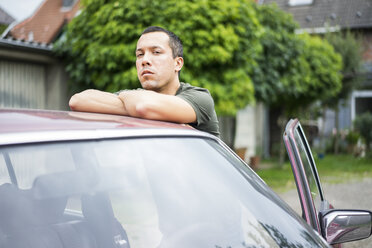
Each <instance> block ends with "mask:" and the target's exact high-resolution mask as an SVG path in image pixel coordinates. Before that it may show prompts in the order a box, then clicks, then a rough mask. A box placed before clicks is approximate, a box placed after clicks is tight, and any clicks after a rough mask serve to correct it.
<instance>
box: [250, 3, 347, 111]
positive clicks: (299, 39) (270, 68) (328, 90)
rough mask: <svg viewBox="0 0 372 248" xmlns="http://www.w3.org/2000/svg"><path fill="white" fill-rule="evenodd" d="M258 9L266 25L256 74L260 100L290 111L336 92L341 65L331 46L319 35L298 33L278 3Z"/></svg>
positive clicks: (294, 24) (256, 86) (255, 81)
mask: <svg viewBox="0 0 372 248" xmlns="http://www.w3.org/2000/svg"><path fill="white" fill-rule="evenodd" d="M256 8H257V9H258V12H259V19H260V22H261V23H262V25H263V26H264V33H263V36H262V38H261V43H262V46H263V53H262V56H260V57H259V58H258V63H259V66H258V67H256V68H255V71H254V74H253V81H254V86H255V91H256V97H257V99H258V100H260V101H263V102H265V103H266V104H268V105H270V106H276V107H277V106H280V107H282V108H285V111H286V113H287V114H290V113H294V112H295V111H298V109H299V107H304V106H306V105H308V104H310V103H312V102H314V101H315V100H318V99H325V98H328V97H330V96H333V95H335V94H336V93H337V92H338V91H339V90H340V87H341V75H340V73H339V71H340V70H341V66H342V64H341V58H340V56H339V55H338V54H336V53H335V52H334V50H333V48H332V46H330V45H329V44H328V43H327V42H326V41H323V40H321V39H319V38H316V37H311V36H309V35H306V34H304V35H296V34H295V29H296V28H298V26H297V24H296V23H295V22H294V20H293V18H292V16H291V15H289V14H287V13H285V12H282V11H281V10H279V9H278V7H277V6H276V5H260V6H257V7H256Z"/></svg>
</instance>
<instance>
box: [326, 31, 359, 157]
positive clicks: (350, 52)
mask: <svg viewBox="0 0 372 248" xmlns="http://www.w3.org/2000/svg"><path fill="white" fill-rule="evenodd" d="M325 39H326V40H327V41H328V42H329V43H330V44H331V45H332V46H333V47H334V49H335V51H336V52H337V53H339V54H340V55H341V57H342V81H341V82H342V84H341V90H340V91H339V92H338V93H337V94H336V95H334V96H333V97H330V98H327V99H324V100H323V106H324V107H325V109H327V108H331V109H333V110H334V111H335V119H336V121H335V128H336V130H337V131H338V130H339V123H338V116H339V102H340V101H341V100H346V99H348V98H349V96H350V94H351V92H352V91H353V90H354V89H355V88H357V87H358V85H359V80H360V77H358V75H359V74H360V72H361V63H362V44H361V41H360V39H359V38H358V37H357V36H356V35H354V34H353V33H351V31H350V30H346V31H345V32H336V33H327V34H326V35H325ZM323 118H324V120H325V110H324V114H323ZM335 138H336V140H335V142H334V153H336V154H337V153H338V147H339V142H338V136H337V135H336V136H335Z"/></svg>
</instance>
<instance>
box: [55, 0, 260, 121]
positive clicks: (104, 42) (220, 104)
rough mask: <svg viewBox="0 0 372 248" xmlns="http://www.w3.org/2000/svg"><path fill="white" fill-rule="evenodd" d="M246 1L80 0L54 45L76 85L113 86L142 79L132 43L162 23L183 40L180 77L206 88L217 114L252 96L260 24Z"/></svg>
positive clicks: (125, 85)
mask: <svg viewBox="0 0 372 248" xmlns="http://www.w3.org/2000/svg"><path fill="white" fill-rule="evenodd" d="M252 4H253V3H251V2H249V1H246V0H232V1H224V0H215V1H210V0H192V1H190V0H142V1H138V0H106V1H103V0H85V1H82V5H83V9H82V12H81V14H80V15H79V16H77V17H76V18H74V19H73V20H72V21H71V22H70V24H69V25H68V28H67V30H66V34H65V36H64V37H63V38H62V39H61V40H60V41H59V42H58V43H57V44H56V51H57V52H58V53H59V54H60V55H61V56H63V57H64V58H65V60H66V63H67V70H68V72H69V73H70V76H71V79H72V81H73V82H74V85H73V87H74V89H75V90H82V89H86V88H97V89H101V90H105V91H111V92H114V91H118V90H120V89H123V88H137V87H140V84H139V82H138V79H137V74H136V68H135V47H136V42H137V39H138V38H139V36H140V34H141V32H142V31H143V29H144V28H146V27H148V26H151V25H158V26H162V27H164V28H166V29H169V30H171V31H173V32H174V33H176V34H177V35H178V36H179V37H180V38H181V40H182V41H183V45H184V60H185V66H184V68H183V69H182V72H181V80H183V81H185V82H188V83H191V84H193V85H195V86H201V87H206V88H208V89H209V90H210V91H211V93H212V96H213V98H214V100H215V104H216V111H217V113H218V114H228V115H234V114H235V113H236V111H237V110H238V109H241V108H243V107H244V106H246V105H247V104H248V103H251V102H253V101H254V88H253V83H252V80H251V78H250V73H251V72H252V71H253V68H254V67H255V66H256V65H257V64H256V62H255V60H256V58H257V57H258V56H259V54H260V51H261V45H260V43H259V36H260V34H261V33H262V27H261V25H260V24H259V21H258V19H257V17H256V12H255V9H254V8H253V7H252Z"/></svg>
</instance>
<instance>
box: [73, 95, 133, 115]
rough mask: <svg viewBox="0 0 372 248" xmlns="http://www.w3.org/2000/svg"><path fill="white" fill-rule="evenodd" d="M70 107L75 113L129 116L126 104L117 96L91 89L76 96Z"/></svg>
mask: <svg viewBox="0 0 372 248" xmlns="http://www.w3.org/2000/svg"><path fill="white" fill-rule="evenodd" d="M69 105H70V108H71V110H74V111H82V112H94V113H103V114H116V115H128V112H127V110H126V109H125V105H124V103H123V102H122V101H121V100H120V99H119V97H118V96H117V95H115V94H112V93H108V92H104V91H99V90H92V89H90V90H85V91H83V92H80V93H78V94H75V95H73V96H72V97H71V99H70V102H69Z"/></svg>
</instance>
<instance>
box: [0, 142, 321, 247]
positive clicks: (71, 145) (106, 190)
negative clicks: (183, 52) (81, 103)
mask: <svg viewBox="0 0 372 248" xmlns="http://www.w3.org/2000/svg"><path fill="white" fill-rule="evenodd" d="M6 151H8V153H9V155H10V156H11V157H12V163H13V166H14V167H17V166H19V168H18V169H16V170H15V174H16V176H17V178H18V179H19V180H20V181H23V182H22V187H24V188H26V189H22V188H21V190H18V189H17V188H16V187H13V188H10V189H11V190H12V192H14V194H19V195H20V197H19V198H15V197H13V198H12V199H11V200H9V201H6V200H4V197H2V198H0V199H2V201H0V203H1V204H13V203H14V205H15V206H18V207H19V208H17V207H15V208H11V207H7V208H2V209H6V210H8V211H9V212H6V211H0V219H2V222H0V227H5V230H7V229H10V228H12V231H11V232H10V234H9V235H14V233H17V232H18V230H22V231H23V230H27V238H31V239H32V237H33V233H34V231H33V229H32V228H34V227H35V228H36V229H37V234H35V235H36V236H35V237H37V235H39V234H40V228H45V227H48V226H51V228H50V230H53V232H59V230H70V229H68V228H70V226H72V229H73V230H75V229H76V230H78V231H77V234H79V235H82V236H84V235H87V233H90V232H91V233H92V234H91V235H88V236H86V237H85V236H84V237H85V240H91V239H92V241H91V243H92V244H95V243H98V244H99V247H112V244H111V246H110V245H109V244H107V243H105V242H114V243H115V244H117V246H116V247H129V246H125V245H126V244H128V243H129V244H130V247H131V248H145V247H146V248H151V247H154V248H155V247H162V248H167V247H178V248H186V247H237V248H239V247H242V248H243V247H257V246H259V247H274V248H275V247H280V246H281V244H286V245H288V247H298V246H297V245H298V244H305V245H304V246H303V247H323V245H322V244H323V243H322V242H323V241H322V240H320V239H319V237H317V236H314V235H313V234H311V232H312V230H311V228H310V227H309V226H306V224H305V225H304V222H303V220H302V219H301V218H300V217H298V216H297V215H296V214H294V213H293V212H291V211H290V209H289V207H288V206H287V205H285V204H284V203H283V202H282V201H281V200H280V199H279V198H278V197H277V196H276V195H275V194H274V193H273V192H272V190H270V189H269V188H268V187H267V186H266V184H265V183H263V182H262V180H261V179H260V178H258V176H257V175H256V174H255V173H254V172H253V171H251V170H250V169H248V167H247V166H246V165H245V164H244V163H243V162H241V160H239V159H238V158H237V157H236V156H235V155H233V154H232V153H230V152H229V151H228V150H226V149H225V148H223V147H222V146H221V145H220V144H218V143H217V142H216V141H213V140H208V139H199V138H182V137H175V138H172V137H168V138H166V137H159V138H131V139H112V140H102V141H85V142H63V143H49V144H48V143H45V144H39V145H25V146H17V147H7V149H6ZM0 152H1V149H0ZM32 154H33V155H34V156H32ZM57 160H58V161H57ZM20 165H21V166H20ZM27 170H28V171H27ZM33 170H35V171H33ZM26 182H27V183H26ZM3 186H6V185H0V194H2V193H1V192H3V193H4V192H5V191H6V190H7V188H9V187H3ZM19 191H20V192H19ZM4 195H6V194H4ZM7 195H9V194H7ZM28 202H30V203H28ZM1 204H0V205H1ZM27 204H28V206H29V207H23V206H24V205H27ZM0 208H1V206H0ZM17 209H19V213H17V211H18V210H17ZM4 223H6V224H7V223H10V224H9V227H8V224H7V225H5V224H4ZM2 225H4V226H2ZM28 225H30V228H31V230H29V229H28V227H27V226H28ZM39 225H40V226H39ZM42 233H48V232H42ZM59 235H61V236H62V237H63V234H60V233H57V235H55V236H57V237H59ZM74 235H75V234H74V233H71V234H70V235H69V240H74V242H75V241H76V240H78V239H76V238H74V239H72V237H71V236H74ZM21 237H23V236H21ZM74 237H75V236H74ZM14 240H17V241H18V240H19V241H20V242H21V241H22V240H25V241H24V242H26V241H27V242H29V243H30V242H31V241H30V240H26V239H14ZM0 241H1V240H0ZM55 242H59V241H58V240H56V241H55ZM76 242H77V241H76ZM5 247H6V248H8V247H7V246H5ZM9 247H17V246H14V245H13V246H9ZM19 247H22V245H20V246H19ZM55 247H58V246H57V245H55ZM79 247H80V246H79ZM92 247H94V246H93V245H92Z"/></svg>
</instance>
